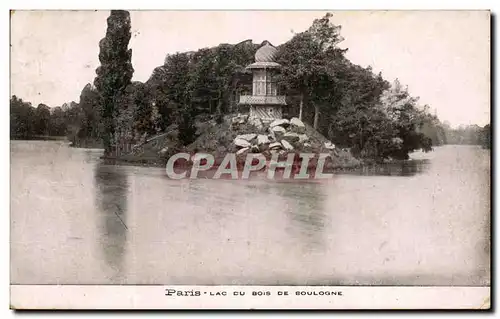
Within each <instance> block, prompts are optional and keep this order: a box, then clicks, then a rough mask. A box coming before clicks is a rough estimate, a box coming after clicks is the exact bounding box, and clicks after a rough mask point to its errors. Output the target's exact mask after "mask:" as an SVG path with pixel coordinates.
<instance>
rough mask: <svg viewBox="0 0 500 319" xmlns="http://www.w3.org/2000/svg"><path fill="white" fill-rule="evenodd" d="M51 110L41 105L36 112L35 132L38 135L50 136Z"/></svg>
mask: <svg viewBox="0 0 500 319" xmlns="http://www.w3.org/2000/svg"><path fill="white" fill-rule="evenodd" d="M49 124H50V108H49V107H48V106H47V105H45V104H43V103H40V104H38V107H37V108H36V110H35V132H36V134H37V135H49Z"/></svg>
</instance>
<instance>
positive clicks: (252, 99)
mask: <svg viewBox="0 0 500 319" xmlns="http://www.w3.org/2000/svg"><path fill="white" fill-rule="evenodd" d="M239 104H244V105H286V97H285V96H284V95H240V102H239Z"/></svg>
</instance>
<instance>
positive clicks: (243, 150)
mask: <svg viewBox="0 0 500 319" xmlns="http://www.w3.org/2000/svg"><path fill="white" fill-rule="evenodd" d="M249 149H250V147H244V148H242V149H240V150H239V151H238V152H236V155H241V154H243V153H245V152H248V150H249Z"/></svg>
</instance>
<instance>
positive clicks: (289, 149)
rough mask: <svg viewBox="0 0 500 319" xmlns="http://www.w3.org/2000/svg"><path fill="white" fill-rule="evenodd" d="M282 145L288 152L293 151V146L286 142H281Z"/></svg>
mask: <svg viewBox="0 0 500 319" xmlns="http://www.w3.org/2000/svg"><path fill="white" fill-rule="evenodd" d="M281 144H282V145H283V147H284V148H285V149H286V150H287V151H291V150H293V146H292V144H290V143H288V142H287V141H286V140H281Z"/></svg>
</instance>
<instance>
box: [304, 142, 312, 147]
mask: <svg viewBox="0 0 500 319" xmlns="http://www.w3.org/2000/svg"><path fill="white" fill-rule="evenodd" d="M311 146H312V145H311V143H307V142H306V143H304V147H311Z"/></svg>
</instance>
